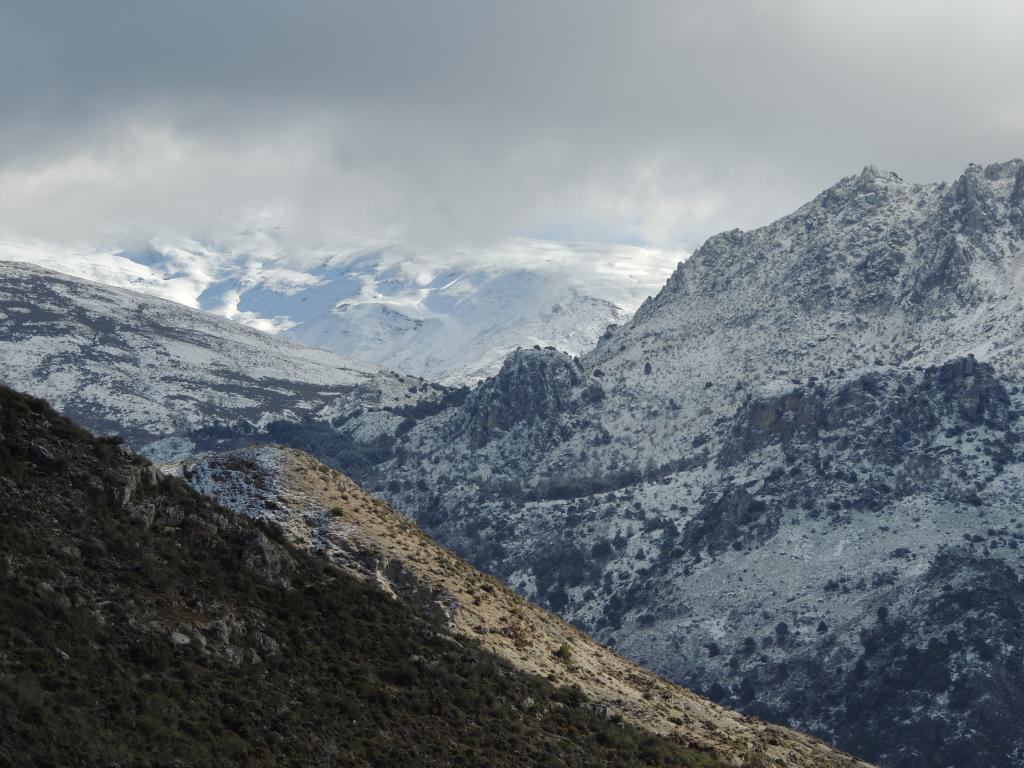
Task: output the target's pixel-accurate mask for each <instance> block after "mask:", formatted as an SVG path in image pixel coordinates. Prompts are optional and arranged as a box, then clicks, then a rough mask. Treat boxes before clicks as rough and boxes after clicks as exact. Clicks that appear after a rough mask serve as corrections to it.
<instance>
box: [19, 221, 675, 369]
mask: <svg viewBox="0 0 1024 768" xmlns="http://www.w3.org/2000/svg"><path fill="white" fill-rule="evenodd" d="M684 256H685V253H671V252H666V251H660V250H656V249H651V248H640V247H631V246H610V245H591V244H585V243H557V242H550V241H542V240H528V239H518V240H511V241H508V242H506V243H503V244H501V245H499V246H496V247H492V248H487V249H473V250H465V249H464V250H451V251H444V252H423V251H416V250H412V249H409V248H406V247H403V246H401V245H397V244H394V243H386V242H347V243H341V244H340V245H339V246H337V247H333V248H326V247H317V248H310V247H298V246H292V245H291V244H290V243H289V241H288V239H287V236H286V233H285V232H284V231H283V229H282V228H281V227H263V228H254V229H247V230H245V231H243V232H240V233H238V234H234V235H231V236H227V237H220V238H213V239H206V240H203V241H196V240H191V239H187V238H155V239H152V240H149V241H145V242H142V243H140V244H130V245H125V246H115V247H110V248H106V249H95V248H86V249H77V250H76V249H71V248H61V247H58V246H55V245H52V244H47V243H39V242H29V241H24V240H17V239H11V238H8V239H0V260H5V259H7V260H12V261H21V262H28V263H33V264H36V265H37V266H41V267H46V268H50V269H55V270H57V271H60V272H64V273H67V274H71V275H74V276H76V277H81V278H84V279H87V280H91V281H94V282H100V283H105V284H108V285H111V286H113V287H119V288H129V289H131V290H134V291H139V292H142V293H147V294H150V295H153V296H157V297H160V298H165V299H170V300H172V301H177V302H178V303H181V304H184V305H186V306H189V307H192V308H196V309H203V310H207V311H210V312H213V313H215V314H219V315H222V316H224V317H228V318H230V319H233V320H237V321H239V322H242V323H244V324H247V325H250V326H252V327H255V328H258V329H260V330H263V331H267V332H270V333H279V334H281V335H283V336H285V337H287V338H290V339H293V340H296V341H299V342H302V343H304V344H308V345H310V346H313V347H318V348H321V349H326V350H329V351H332V352H335V353H338V354H341V355H344V356H347V357H354V358H357V359H360V360H364V361H366V362H370V363H375V364H377V365H380V366H382V367H384V368H389V369H391V370H396V371H402V372H403V373H406V374H410V375H415V376H421V377H424V378H426V379H428V380H430V381H434V382H439V383H445V384H452V385H459V384H466V383H473V382H475V381H477V380H479V379H482V378H484V377H486V376H488V375H491V374H494V373H496V372H497V371H498V369H499V368H500V367H501V361H502V360H503V359H504V357H505V356H506V355H507V354H508V353H509V352H511V351H512V350H514V349H515V348H516V347H518V346H532V345H533V344H540V345H541V346H556V347H558V348H559V349H563V350H566V351H568V352H571V353H572V354H581V353H583V352H585V351H587V350H589V349H590V348H591V347H593V345H594V344H595V342H596V341H597V339H598V337H599V336H600V335H601V334H602V333H603V332H604V331H605V329H606V328H607V327H608V325H609V324H614V323H622V322H623V321H625V320H626V319H628V317H629V316H630V315H631V314H632V313H633V311H634V310H635V309H636V308H637V307H638V306H639V305H640V303H641V302H642V301H643V300H644V299H645V298H646V297H647V296H649V295H650V294H653V293H655V292H656V291H657V290H658V288H660V287H661V285H662V283H663V282H664V281H665V278H666V277H667V276H668V274H669V273H670V272H671V270H672V268H673V267H674V266H675V264H676V262H677V261H678V260H679V259H680V258H682V257H684Z"/></svg>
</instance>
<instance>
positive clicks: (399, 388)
mask: <svg viewBox="0 0 1024 768" xmlns="http://www.w3.org/2000/svg"><path fill="white" fill-rule="evenodd" d="M0 360H2V366H0V383H3V384H6V385H8V386H10V387H13V388H16V389H20V390H22V391H27V392H30V393H32V394H33V395H35V396H37V397H44V398H46V399H47V400H48V401H49V402H50V403H52V404H53V405H54V406H55V407H57V408H60V409H61V410H62V411H64V412H65V413H67V414H68V415H71V416H74V417H75V418H77V419H79V420H81V421H82V422H83V423H86V424H88V425H89V427H90V428H91V429H94V430H98V431H115V432H119V433H122V434H124V435H125V436H126V437H128V438H129V440H130V441H131V442H132V443H133V444H134V445H135V446H136V447H139V448H142V449H144V450H145V451H146V452H147V454H149V455H150V456H152V457H154V458H163V459H173V458H178V457H180V456H184V455H189V454H191V453H192V452H194V451H195V450H197V449H198V448H200V447H212V446H215V445H217V443H218V440H220V439H222V438H225V437H230V438H239V437H241V438H244V439H249V440H252V439H254V437H253V436H255V435H259V434H263V435H273V434H277V433H279V432H280V431H281V430H288V429H290V428H292V426H291V425H295V424H305V425H306V427H305V428H306V429H307V430H310V429H312V427H311V426H310V425H317V424H319V425H325V424H331V423H333V424H335V425H341V424H342V423H347V422H348V421H349V419H350V418H353V419H355V420H357V421H358V422H359V423H360V424H361V425H362V428H363V430H364V432H365V433H366V434H371V433H374V431H375V429H376V427H375V424H376V423H377V422H382V423H384V424H385V425H386V424H387V422H388V421H394V422H396V423H397V422H398V421H399V419H398V417H396V416H394V415H392V414H390V413H388V412H387V410H386V409H388V408H396V407H401V406H406V407H408V406H411V405H413V404H416V403H429V402H431V401H432V400H436V399H438V398H439V397H441V395H442V389H441V388H440V387H436V386H433V385H428V384H425V383H424V382H423V381H421V380H419V379H414V378H411V377H408V376H401V375H399V374H395V373H391V372H389V371H385V370H383V369H381V368H378V367H377V366H375V365H372V364H370V363H364V362H360V361H357V360H352V359H348V358H343V357H339V356H337V355H334V354H332V353H330V352H325V351H323V350H319V349H312V348H310V347H304V346H302V345H301V344H297V343H295V342H293V341H290V340H288V339H283V338H280V337H275V336H271V335H269V334H266V333H263V332H261V331H257V330H255V329H252V328H249V327H246V326H244V325H241V324H239V323H235V322H232V321H230V320H225V319H224V318H221V317H217V316H216V315H212V314H210V313H207V312H201V311H199V310H194V309H189V308H187V307H183V306H181V305H180V304H177V303H174V302H170V301H165V300H162V299H155V298H152V297H149V296H145V295H143V294H139V293H135V292H133V291H126V290H123V289H118V288H111V287H108V286H104V285H99V284H97V283H93V282H88V281H85V280H79V279H77V278H74V277H70V276H68V275H64V274H60V273H57V272H51V271H49V270H46V269H42V268H40V267H36V266H32V265H29V264H24V263H17V262H0ZM392 428H393V425H392ZM246 436H248V438H246ZM264 439H268V438H266V437H265V438H264Z"/></svg>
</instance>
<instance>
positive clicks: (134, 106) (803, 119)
mask: <svg viewBox="0 0 1024 768" xmlns="http://www.w3.org/2000/svg"><path fill="white" fill-rule="evenodd" d="M1022 22H1024V6H1022V5H1021V4H1019V3H1016V2H986V1H985V0H979V1H976V2H971V3H952V2H941V1H935V0H929V1H925V0H906V1H905V2H901V3H892V2H882V1H881V0H865V1H864V2H858V3H849V2H840V1H839V0H787V1H783V0H777V1H770V0H750V1H749V2H735V3H733V2H729V3H723V2H719V1H711V0H691V2H686V3H680V2H676V1H675V0H664V1H652V0H637V1H636V2H630V3H621V2H611V1H610V0H608V1H605V0H588V1H586V2H584V1H583V0H579V1H577V2H567V1H565V0H545V1H544V2H539V1H536V2H535V1H534V0H523V1H522V2H516V3H496V2H495V3H492V2H480V1H479V0H462V1H455V0H437V1H436V2H431V3H421V2H416V1H415V0H406V1H405V2H397V1H395V0H375V1H374V2H362V1H357V0H349V1H348V2H340V3H339V2H328V0H296V2H291V3H279V2H273V1H272V0H246V1H245V2H243V1H242V0H221V2H218V3H208V2H203V1H201V0H179V2H175V3H138V2H131V1H130V0H120V1H116V2H115V1H114V0H94V1H93V2H90V3H79V2H72V1H71V0H67V1H66V2H56V3H10V4H6V6H5V7H3V8H2V9H0V103H3V105H4V109H3V113H2V115H0V229H6V230H8V231H18V232H24V233H25V234H30V235H33V236H39V237H45V238H48V239H61V238H63V239H69V238H84V239H91V240H95V239H96V238H105V237H119V236H125V235H132V234H136V235H137V234H143V233H150V232H163V231H176V232H185V233H188V234H201V233H203V232H214V231H217V229H218V228H225V227H231V226H235V225H236V224H237V222H238V221H240V220H243V219H245V218H246V217H249V216H252V215H253V214H254V213H258V212H265V211H274V212H277V213H278V214H279V215H280V216H282V217H285V218H286V219H287V221H288V222H289V227H290V229H291V230H292V231H294V232H297V233H300V234H302V235H303V236H306V237H308V238H311V239H316V238H325V237H331V236H335V235H337V234H339V233H343V234H353V235H358V236H369V237H387V238H398V239H404V240H407V241H410V242H412V243H413V244H416V245H422V246H425V247H436V246H445V245H453V246H454V245H462V244H472V243H484V242H490V241H494V240H500V239H504V238H507V237H511V236H517V235H524V236H542V237H549V238H567V239H586V240H610V241H617V242H643V243H653V244H656V245H661V246H676V245H681V246H684V247H692V246H693V245H695V244H697V243H699V241H700V240H701V239H703V238H704V237H706V236H708V235H710V234H712V233H714V232H715V231H718V230H721V229H726V228H731V227H733V226H740V227H749V226H754V225H758V224H761V223H765V222H767V221H770V220H771V219H773V218H775V217H777V216H779V215H781V214H783V213H785V212H787V211H788V210H791V209H792V208H794V207H796V206H797V205H799V204H800V203H802V202H804V201H805V200H807V199H809V198H810V197H811V196H813V195H814V194H815V193H816V192H818V191H820V189H822V188H823V187H825V186H827V185H828V184H830V183H832V182H834V181H835V180H837V179H838V178H840V177H841V176H844V175H848V174H850V173H854V172H857V171H858V170H859V169H860V167H861V166H863V165H864V164H866V163H868V162H871V163H875V164H877V165H879V166H883V167H886V168H891V169H893V170H896V171H898V172H900V173H901V174H902V175H904V176H906V177H908V178H911V179H913V180H921V181H929V180H937V179H943V178H951V177H953V176H955V175H957V174H958V173H959V171H960V170H961V169H962V168H963V166H965V165H966V164H967V163H968V162H972V161H977V162H989V161H995V160H1000V159H1007V158H1009V157H1012V156H1016V155H1020V154H1021V153H1022V149H1021V145H1022V143H1024V108H1022V106H1021V101H1020V99H1019V83H1018V80H1019V73H1020V72H1021V71H1024V47H1022V46H1020V45H1018V44H1017V43H1018V41H1017V40H1016V39H1015V38H1016V36H1017V33H1018V31H1019V30H1020V29H1021V28H1024V25H1022Z"/></svg>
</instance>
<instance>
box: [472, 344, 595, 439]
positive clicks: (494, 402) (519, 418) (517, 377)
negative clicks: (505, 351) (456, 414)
mask: <svg viewBox="0 0 1024 768" xmlns="http://www.w3.org/2000/svg"><path fill="white" fill-rule="evenodd" d="M579 383H580V368H579V364H578V363H574V362H573V360H572V359H571V358H570V357H568V355H566V354H565V353H562V352H556V351H554V350H540V349H537V350H532V349H530V350H526V349H520V350H517V351H515V352H513V353H512V354H511V355H509V356H508V358H507V359H506V360H505V363H504V365H502V367H501V371H499V372H498V374H497V375H496V376H494V377H493V378H491V379H487V380H486V381H484V382H483V383H482V384H481V385H480V386H479V387H477V388H476V390H474V391H473V392H472V393H471V394H470V396H469V397H468V398H467V400H466V404H465V406H464V407H463V409H462V418H461V420H460V423H459V424H458V427H457V429H458V431H459V432H460V433H464V434H466V436H467V437H468V439H469V441H470V443H471V444H473V445H475V446H477V447H481V446H483V445H486V444H487V442H488V441H489V440H490V439H491V437H492V436H493V435H494V434H495V433H498V432H507V431H508V430H510V429H512V428H513V427H515V426H516V425H517V424H520V423H523V422H539V423H543V422H545V421H546V420H548V419H549V418H551V417H553V416H555V415H556V414H558V413H560V412H562V411H565V410H568V409H569V408H571V406H572V404H573V403H572V400H573V398H574V397H576V396H577V395H578V393H577V392H576V387H577V385H578V384H579Z"/></svg>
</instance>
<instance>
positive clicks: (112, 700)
mask: <svg viewBox="0 0 1024 768" xmlns="http://www.w3.org/2000/svg"><path fill="white" fill-rule="evenodd" d="M0 520H2V522H3V524H4V530H5V535H4V536H3V537H2V539H0V562H2V563H3V568H2V569H0V586H2V589H0V617H2V620H0V647H2V648H3V653H2V654H0V734H2V736H3V738H2V739H0V762H3V763H4V764H5V765H11V766H20V765H26V766H27V765H42V764H59V765H68V766H92V765H139V764H146V765H169V766H170V765H174V766H190V765H247V766H254V765H282V764H289V765H308V766H320V765H323V766H327V765H332V766H333V765H346V766H370V765H394V766H448V765H481V766H534V765H536V766H541V765H544V766H547V765H567V766H580V768H582V767H583V766H636V767H639V766H654V765H658V766H678V767H679V768H683V767H684V766H685V767H691V766H692V767H695V766H707V767H708V768H713V766H716V765H720V763H718V762H717V761H715V760H714V759H713V758H712V757H711V756H709V755H707V754H706V753H702V752H700V751H697V750H693V749H689V748H686V747H684V746H681V745H680V744H679V743H677V742H676V741H673V740H669V739H664V738H658V737H656V736H653V735H651V734H649V733H645V732H643V731H640V730H638V729H635V728H632V727H630V726H626V725H623V724H621V723H616V722H613V721H611V720H609V719H607V718H605V717H604V716H603V715H601V714H598V713H597V712H596V711H595V709H594V708H593V707H592V706H590V704H589V703H588V702H587V700H586V699H585V698H584V697H583V696H582V695H581V694H580V693H579V691H577V690H572V689H566V688H556V687H555V686H553V685H551V684H549V683H547V682H546V681H544V680H541V679H540V678H537V677H533V676H529V675H524V674H522V673H520V672H518V671H516V670H515V669H513V668H511V667H510V666H509V665H507V664H506V663H504V662H502V661H500V660H499V659H497V658H496V657H494V656H492V655H491V654H489V653H487V652H486V651H484V650H482V649H481V648H480V647H479V645H478V644H476V643H475V642H473V641H471V640H469V639H467V638H465V637H455V636H452V635H451V634H449V633H448V632H447V631H445V630H444V629H443V628H442V627H440V626H439V625H438V624H436V623H434V622H433V621H432V620H430V619H429V618H428V617H427V616H426V615H425V614H423V613H421V612H418V611H416V610H414V609H412V608H411V607H410V606H409V605H408V604H405V603H397V602H394V601H393V600H391V599H389V598H388V597H387V596H386V595H385V594H384V593H382V592H380V591H379V590H378V589H376V588H374V587H372V586H369V585H366V584H365V583H362V582H360V581H359V580H357V579H354V578H353V577H352V576H351V575H349V574H347V573H346V572H345V571H343V570H339V569H337V568H334V567H333V566H330V565H328V564H327V563H325V562H324V561H323V560H321V559H316V558H314V557H313V556H312V555H310V554H308V553H306V552H303V551H301V550H299V549H296V548H293V547H291V546H289V545H288V544H287V543H285V542H283V541H281V540H280V539H279V536H278V534H277V533H275V531H274V529H273V528H272V527H268V526H262V525H258V524H256V523H255V522H254V521H252V520H249V519H246V518H244V517H235V516H233V515H231V514H230V513H227V512H225V511H224V510H223V509H220V508H218V507H216V506H215V505H214V504H212V503H211V502H210V501H208V500H206V499H203V498H202V497H200V496H198V495H196V494H195V493H194V492H191V491H190V490H189V489H188V488H187V487H186V486H185V485H184V484H183V483H181V482H180V481H178V480H176V479H171V478H165V477H162V476H160V474H159V473H158V472H156V471H155V470H154V468H153V467H152V466H150V465H148V463H147V462H145V461H144V460H140V459H138V458H137V457H134V456H131V455H129V454H127V453H126V452H124V451H122V450H120V446H118V445H117V444H116V443H115V442H114V441H110V440H96V439H95V438H92V437H91V436H89V435H88V434H87V433H85V432H83V431H81V430H79V429H77V428H76V427H74V426H73V425H72V424H71V423H69V422H68V421H66V420H65V419H63V418H62V417H60V416H58V415H57V414H56V413H54V412H52V411H51V410H50V409H49V408H48V407H46V405H45V403H43V402H41V401H38V400H33V399H28V398H25V397H22V396H19V395H16V394H14V393H13V392H11V391H10V390H7V389H6V388H0Z"/></svg>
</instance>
